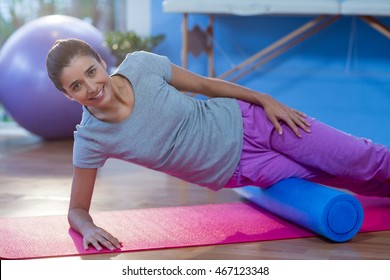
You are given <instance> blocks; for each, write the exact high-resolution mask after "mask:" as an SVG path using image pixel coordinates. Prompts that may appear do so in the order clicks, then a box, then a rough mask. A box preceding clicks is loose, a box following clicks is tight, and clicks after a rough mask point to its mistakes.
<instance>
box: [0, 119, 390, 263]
mask: <svg viewBox="0 0 390 280" xmlns="http://www.w3.org/2000/svg"><path fill="white" fill-rule="evenodd" d="M71 163H72V141H71V140H67V141H53V142H45V141H41V140H40V139H39V138H37V137H34V136H31V135H30V134H28V133H27V132H25V131H24V130H22V129H18V128H15V127H13V126H4V125H3V126H0V216H1V217H20V216H41V215H66V213H67V207H68V202H69V198H68V196H69V192H70V184H71V175H72V164H71ZM234 201H240V197H238V195H236V194H235V193H234V192H233V191H231V190H221V191H219V192H213V191H209V190H207V189H204V188H200V187H198V186H195V185H190V184H187V183H184V182H182V181H180V180H177V179H175V178H171V177H168V176H166V175H163V174H159V173H157V172H154V171H149V170H146V169H144V168H142V167H139V166H135V165H132V164H128V163H122V162H120V161H116V160H109V161H108V162H107V164H106V166H105V167H104V168H103V169H102V170H101V171H100V172H99V175H98V181H97V184H96V189H95V193H94V198H93V203H92V211H110V210H122V209H134V208H150V207H166V206H177V205H195V204H206V203H224V202H234ZM72 258H76V257H72ZM77 258H78V257H77ZM82 259H122V260H130V259H137V260H143V259H159V260H161V259H168V260H171V259H175V260H181V259H202V260H205V259H212V260H219V259H232V260H238V259H245V260H250V259H254V260H256V259H272V260H276V259H287V260H293V259H299V260H308V259H350V260H354V259H386V260H389V259H390V231H387V232H375V233H364V234H358V235H357V236H356V237H355V238H354V239H353V240H352V241H350V242H347V243H342V244H335V243H331V242H328V241H326V240H324V239H322V238H317V237H313V238H302V239H290V240H282V241H267V242H254V243H245V244H232V245H219V246H204V247H192V248H183V249H165V250H155V251H144V252H134V253H121V254H107V255H94V256H85V257H82Z"/></svg>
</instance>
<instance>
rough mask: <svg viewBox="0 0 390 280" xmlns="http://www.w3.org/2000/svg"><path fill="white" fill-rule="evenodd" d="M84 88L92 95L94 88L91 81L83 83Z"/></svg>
mask: <svg viewBox="0 0 390 280" xmlns="http://www.w3.org/2000/svg"><path fill="white" fill-rule="evenodd" d="M85 87H86V88H87V92H88V93H93V92H95V91H96V86H95V84H94V83H93V82H92V81H91V80H87V81H86V82H85Z"/></svg>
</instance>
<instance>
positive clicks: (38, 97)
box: [0, 15, 114, 139]
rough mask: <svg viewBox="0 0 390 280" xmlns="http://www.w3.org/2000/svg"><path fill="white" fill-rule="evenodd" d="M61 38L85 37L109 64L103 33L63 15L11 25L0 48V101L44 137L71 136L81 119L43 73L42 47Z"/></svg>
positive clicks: (47, 47)
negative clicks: (11, 32)
mask: <svg viewBox="0 0 390 280" xmlns="http://www.w3.org/2000/svg"><path fill="white" fill-rule="evenodd" d="M65 38H78V39H81V40H84V41H86V42H88V43H89V44H90V45H91V46H92V47H93V48H94V49H95V50H96V51H97V52H98V53H99V54H100V55H101V56H102V58H103V60H105V61H106V63H107V65H108V67H110V66H112V64H113V61H114V59H113V56H112V55H111V54H110V51H109V50H108V48H106V47H105V46H104V45H103V42H104V35H103V34H102V33H101V32H100V31H99V30H98V29H96V28H95V27H94V26H92V25H91V24H89V23H87V22H85V21H82V20H80V19H77V18H74V17H69V16H60V15H53V16H45V17H41V18H38V19H36V20H33V21H31V22H29V23H27V24H25V25H23V26H22V27H20V28H19V29H18V30H16V31H15V32H14V33H13V34H12V35H11V36H10V37H9V39H8V40H7V41H6V42H5V44H4V45H3V47H2V49H1V50H0V81H1V82H0V103H2V104H3V106H4V108H5V110H6V111H7V112H8V113H9V114H10V115H11V117H12V118H13V119H14V120H15V121H16V122H17V123H18V124H19V125H20V126H22V127H23V128H25V129H26V130H28V131H30V132H31V133H33V134H36V135H38V136H41V137H42V138H44V139H61V138H70V137H72V136H73V131H74V129H75V126H76V124H78V123H79V122H80V120H81V114H82V109H81V105H79V104H78V103H76V102H71V101H69V100H68V99H67V98H66V97H65V96H64V94H63V93H62V92H60V91H59V90H58V89H56V87H55V86H54V85H53V84H52V82H51V81H50V79H49V77H48V75H47V72H46V56H47V53H48V51H49V50H50V48H51V47H52V46H53V44H54V42H55V41H56V40H58V39H65Z"/></svg>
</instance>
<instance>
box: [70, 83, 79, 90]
mask: <svg viewBox="0 0 390 280" xmlns="http://www.w3.org/2000/svg"><path fill="white" fill-rule="evenodd" d="M80 87H81V85H80V84H75V85H74V86H73V88H72V89H73V90H78V89H79V88H80Z"/></svg>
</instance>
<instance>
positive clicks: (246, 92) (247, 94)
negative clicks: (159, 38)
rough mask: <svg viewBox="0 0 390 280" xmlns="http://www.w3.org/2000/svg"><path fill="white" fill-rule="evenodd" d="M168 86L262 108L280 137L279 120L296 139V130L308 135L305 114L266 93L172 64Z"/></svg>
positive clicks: (280, 127)
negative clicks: (244, 102) (288, 128)
mask: <svg viewBox="0 0 390 280" xmlns="http://www.w3.org/2000/svg"><path fill="white" fill-rule="evenodd" d="M170 84H171V85H172V86H174V87H175V88H177V89H178V90H180V91H186V92H192V93H199V94H203V95H205V96H208V97H230V98H236V99H240V100H243V101H246V102H250V103H253V104H257V105H259V106H262V107H263V108H264V111H265V113H266V114H267V117H268V118H269V119H270V121H271V122H272V123H273V125H274V126H275V128H276V130H277V131H278V133H279V134H282V133H283V130H282V126H281V125H280V123H279V121H283V122H285V123H286V124H287V125H288V126H289V127H290V128H291V129H292V130H293V131H294V133H295V134H296V135H297V136H298V137H301V134H300V132H299V130H298V127H300V128H302V129H303V130H304V131H306V132H310V129H309V126H310V123H308V122H306V120H305V118H306V115H305V114H304V113H302V112H299V111H297V110H295V109H292V108H289V107H287V106H285V105H283V104H282V103H280V102H278V101H277V100H275V99H274V98H272V97H271V96H270V95H268V94H264V93H261V92H258V91H254V90H252V89H249V88H246V87H243V86H240V85H237V84H234V83H230V82H227V81H224V80H221V79H216V78H207V77H203V76H200V75H197V74H195V73H192V72H190V71H188V70H185V69H184V68H181V67H179V66H177V65H174V64H172V79H171V81H170Z"/></svg>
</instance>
